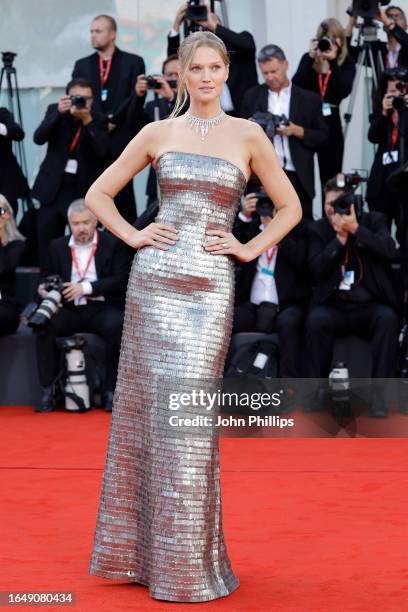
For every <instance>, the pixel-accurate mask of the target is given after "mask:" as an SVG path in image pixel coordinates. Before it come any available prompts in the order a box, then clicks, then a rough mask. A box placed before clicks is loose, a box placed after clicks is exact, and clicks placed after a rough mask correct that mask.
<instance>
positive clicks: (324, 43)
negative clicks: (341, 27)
mask: <svg viewBox="0 0 408 612" xmlns="http://www.w3.org/2000/svg"><path fill="white" fill-rule="evenodd" d="M317 48H318V49H319V51H321V52H322V53H327V51H330V49H331V40H330V38H328V37H327V36H323V38H321V39H320V40H319V42H318V43H317Z"/></svg>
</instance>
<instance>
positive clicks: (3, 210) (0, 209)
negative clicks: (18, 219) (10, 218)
mask: <svg viewBox="0 0 408 612" xmlns="http://www.w3.org/2000/svg"><path fill="white" fill-rule="evenodd" d="M8 212H10V211H9V209H8V208H5V207H4V206H0V217H2V216H3V215H5V214H6V213H8Z"/></svg>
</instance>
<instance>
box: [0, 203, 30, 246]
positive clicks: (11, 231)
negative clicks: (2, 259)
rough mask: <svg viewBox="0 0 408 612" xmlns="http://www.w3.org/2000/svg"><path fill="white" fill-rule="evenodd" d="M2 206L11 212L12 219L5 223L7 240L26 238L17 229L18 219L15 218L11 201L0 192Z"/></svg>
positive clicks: (0, 206)
mask: <svg viewBox="0 0 408 612" xmlns="http://www.w3.org/2000/svg"><path fill="white" fill-rule="evenodd" d="M0 208H5V209H6V210H7V212H9V213H10V219H9V220H8V221H7V223H6V224H5V230H6V234H7V242H12V241H13V240H25V237H24V236H23V234H20V232H19V231H18V229H17V225H16V220H15V219H14V212H13V209H12V208H11V204H10V202H9V201H8V200H7V198H6V197H5V196H4V195H2V194H1V193H0Z"/></svg>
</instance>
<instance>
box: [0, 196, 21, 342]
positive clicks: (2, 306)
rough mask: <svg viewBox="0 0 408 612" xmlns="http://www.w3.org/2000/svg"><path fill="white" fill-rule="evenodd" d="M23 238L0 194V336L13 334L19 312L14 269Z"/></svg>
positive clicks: (8, 205)
mask: <svg viewBox="0 0 408 612" xmlns="http://www.w3.org/2000/svg"><path fill="white" fill-rule="evenodd" d="M24 247H25V242H24V237H23V236H22V235H21V234H20V232H19V231H18V229H17V227H16V222H15V220H14V215H13V209H12V208H11V205H10V203H9V201H8V200H7V199H6V198H5V197H4V196H3V195H1V194H0V335H1V336H4V335H5V334H13V333H14V332H15V331H16V329H17V327H18V324H19V317H20V311H19V307H18V305H17V302H16V300H15V285H16V268H17V266H18V264H19V263H20V261H21V258H22V256H23V253H24Z"/></svg>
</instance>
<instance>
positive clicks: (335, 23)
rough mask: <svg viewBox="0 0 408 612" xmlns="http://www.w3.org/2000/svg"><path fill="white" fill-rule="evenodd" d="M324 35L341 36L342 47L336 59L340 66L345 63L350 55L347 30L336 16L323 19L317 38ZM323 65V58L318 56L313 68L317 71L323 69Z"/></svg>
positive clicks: (330, 36)
mask: <svg viewBox="0 0 408 612" xmlns="http://www.w3.org/2000/svg"><path fill="white" fill-rule="evenodd" d="M322 36H329V38H340V48H339V51H338V53H337V58H336V61H337V63H338V65H339V66H341V65H342V64H344V62H345V60H346V57H347V55H348V47H347V38H346V30H345V29H344V28H343V26H342V25H341V23H340V21H339V20H338V19H336V18H335V17H329V18H328V19H325V20H324V21H322V23H321V24H320V25H319V27H318V28H317V33H316V38H321V37H322ZM322 65H323V60H322V59H321V58H320V57H316V58H315V61H314V63H313V68H314V69H315V70H316V72H320V71H321V69H322Z"/></svg>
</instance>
